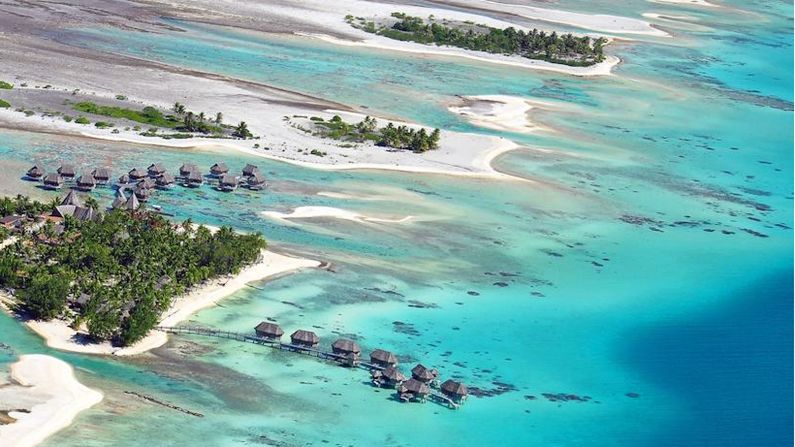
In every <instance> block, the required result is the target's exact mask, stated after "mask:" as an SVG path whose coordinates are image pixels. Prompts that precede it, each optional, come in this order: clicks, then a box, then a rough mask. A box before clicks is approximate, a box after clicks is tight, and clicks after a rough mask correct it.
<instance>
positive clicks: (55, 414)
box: [0, 354, 103, 447]
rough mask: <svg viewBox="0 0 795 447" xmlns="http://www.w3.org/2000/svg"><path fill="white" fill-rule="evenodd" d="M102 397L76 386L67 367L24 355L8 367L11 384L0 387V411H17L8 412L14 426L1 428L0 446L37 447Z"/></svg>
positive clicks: (100, 394)
mask: <svg viewBox="0 0 795 447" xmlns="http://www.w3.org/2000/svg"><path fill="white" fill-rule="evenodd" d="M102 397H103V396H102V393H100V392H98V391H96V390H92V389H91V388H88V387H86V386H85V385H83V384H81V383H80V382H78V381H77V379H76V378H75V376H74V372H73V370H72V367H71V366H69V364H68V363H66V362H64V361H62V360H59V359H56V358H55V357H50V356H48V355H41V354H31V355H23V356H21V357H20V359H19V361H18V362H16V363H14V364H13V365H11V383H9V384H5V385H3V386H0V410H2V411H8V410H17V411H9V412H8V415H9V416H10V417H11V418H13V419H16V421H15V422H13V423H11V424H6V425H0V445H2V446H8V447H33V446H35V445H37V444H40V443H41V442H42V441H44V440H45V439H46V438H47V437H48V436H50V435H52V434H53V433H55V432H57V431H59V430H61V429H63V428H66V427H68V426H69V425H70V424H71V423H72V421H73V420H74V418H75V416H77V415H78V414H79V413H80V412H81V411H83V410H85V409H88V408H90V407H92V406H94V405H96V404H97V403H99V402H100V401H102ZM19 410H24V411H19Z"/></svg>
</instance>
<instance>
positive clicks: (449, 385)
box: [441, 380, 469, 403]
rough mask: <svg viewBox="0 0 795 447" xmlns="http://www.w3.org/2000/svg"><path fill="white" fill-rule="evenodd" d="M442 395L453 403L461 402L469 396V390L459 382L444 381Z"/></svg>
mask: <svg viewBox="0 0 795 447" xmlns="http://www.w3.org/2000/svg"><path fill="white" fill-rule="evenodd" d="M441 390H442V393H443V394H444V395H445V396H447V397H449V398H450V400H452V401H453V402H456V403H458V402H462V401H464V400H465V399H466V398H467V396H468V395H469V388H467V386H466V385H464V384H463V383H461V382H456V381H455V380H446V381H445V382H444V383H443V384H442V387H441Z"/></svg>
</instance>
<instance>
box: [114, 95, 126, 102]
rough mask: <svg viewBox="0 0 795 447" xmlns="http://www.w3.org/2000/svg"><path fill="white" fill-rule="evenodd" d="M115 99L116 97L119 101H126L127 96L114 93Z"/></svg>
mask: <svg viewBox="0 0 795 447" xmlns="http://www.w3.org/2000/svg"><path fill="white" fill-rule="evenodd" d="M116 99H118V100H119V101H126V100H127V97H126V96H124V95H116Z"/></svg>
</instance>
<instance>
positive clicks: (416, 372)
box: [411, 364, 439, 383]
mask: <svg viewBox="0 0 795 447" xmlns="http://www.w3.org/2000/svg"><path fill="white" fill-rule="evenodd" d="M411 377H412V378H414V379H415V380H419V381H420V382H422V383H431V382H433V381H434V380H436V378H437V377H439V371H437V370H435V369H429V368H426V367H425V365H423V364H418V365H417V366H415V367H414V368H412V369H411Z"/></svg>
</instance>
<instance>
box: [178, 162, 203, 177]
mask: <svg viewBox="0 0 795 447" xmlns="http://www.w3.org/2000/svg"><path fill="white" fill-rule="evenodd" d="M194 171H195V172H199V167H198V166H196V165H195V164H193V163H185V164H183V165H182V166H180V167H179V176H180V177H187V176H188V174H190V173H191V172H194Z"/></svg>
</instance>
